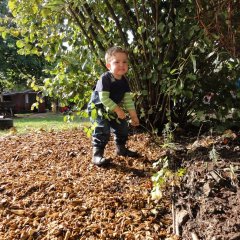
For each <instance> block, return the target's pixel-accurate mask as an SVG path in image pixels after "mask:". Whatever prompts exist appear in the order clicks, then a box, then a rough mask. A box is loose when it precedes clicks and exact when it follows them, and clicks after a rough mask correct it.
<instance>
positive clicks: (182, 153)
mask: <svg viewBox="0 0 240 240" xmlns="http://www.w3.org/2000/svg"><path fill="white" fill-rule="evenodd" d="M133 133H134V134H131V135H130V137H129V141H128V147H129V148H130V149H133V150H137V151H138V152H139V153H141V157H139V158H138V159H133V158H129V157H126V158H125V157H119V156H115V146H114V142H113V139H111V141H110V142H109V144H108V145H107V148H106V151H105V156H107V157H108V158H111V159H112V161H111V164H110V165H109V166H107V167H104V168H103V167H97V166H94V165H93V164H92V163H91V139H90V138H87V136H86V134H85V133H84V132H83V131H82V130H80V129H73V130H70V131H62V132H45V131H38V132H33V133H29V134H28V135H11V136H8V137H4V138H1V139H0V152H1V157H0V165H1V169H0V239H1V240H2V239H3V240H5V239H6V240H10V239H11V240H12V239H51V240H54V239H57V240H61V239H62V240H73V239H74V240H75V239H78V240H79V239H116V240H117V239H129V240H130V239H139V240H141V239H143V240H146V239H149V240H150V239H156V240H157V239H168V240H170V239H184V240H187V239H193V240H197V239H204V240H218V239H219V240H237V239H240V231H239V229H240V218H239V215H240V207H239V203H240V191H239V179H240V171H239V170H240V168H239V167H240V164H239V155H240V148H239V136H238V133H237V132H233V131H231V130H229V131H228V132H225V133H224V134H222V135H216V136H212V135H211V134H206V135H202V136H198V137H196V136H190V135H187V133H184V134H181V136H180V135H179V136H176V138H175V142H174V144H175V148H174V150H166V148H163V147H161V146H162V144H163V139H162V138H161V137H160V138H159V139H157V141H156V138H152V137H151V136H150V135H149V134H147V133H143V132H141V131H134V132H133ZM214 150H215V151H214ZM165 156H168V157H169V159H170V160H171V162H172V163H174V164H173V166H174V171H175V170H176V168H179V167H183V168H186V170H187V173H186V174H185V175H184V176H183V179H182V181H181V183H179V184H177V185H174V187H171V188H170V187H169V188H166V191H165V192H164V195H163V197H162V198H161V199H160V200H159V201H156V200H155V201H154V200H152V199H151V190H152V187H153V186H152V181H151V176H152V175H153V174H154V173H155V171H156V170H155V169H154V168H153V163H155V162H156V161H158V160H159V159H160V158H164V157H165Z"/></svg>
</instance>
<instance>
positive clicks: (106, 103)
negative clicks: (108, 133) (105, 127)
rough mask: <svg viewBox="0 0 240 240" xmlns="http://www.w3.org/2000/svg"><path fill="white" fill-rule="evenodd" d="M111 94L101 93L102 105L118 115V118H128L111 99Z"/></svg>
mask: <svg viewBox="0 0 240 240" xmlns="http://www.w3.org/2000/svg"><path fill="white" fill-rule="evenodd" d="M109 95H110V92H106V91H103V92H99V98H100V101H101V102H102V104H103V105H104V106H105V107H106V108H108V109H109V110H110V111H113V112H115V113H116V114H117V116H118V118H120V119H124V118H126V114H125V113H124V111H123V110H122V109H121V108H120V107H119V106H118V105H117V104H116V103H115V102H114V101H113V100H112V99H111V98H109Z"/></svg>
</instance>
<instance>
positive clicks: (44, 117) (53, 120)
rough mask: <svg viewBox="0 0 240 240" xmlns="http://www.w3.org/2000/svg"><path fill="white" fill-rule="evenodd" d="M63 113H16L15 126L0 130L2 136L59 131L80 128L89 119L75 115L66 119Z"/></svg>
mask: <svg viewBox="0 0 240 240" xmlns="http://www.w3.org/2000/svg"><path fill="white" fill-rule="evenodd" d="M64 117H66V116H65V115H63V114H55V113H44V114H41V113H36V114H32V113H30V114H16V116H15V117H14V119H13V125H14V127H13V128H12V129H9V130H0V136H7V135H9V134H25V133H29V132H31V131H41V130H44V131H52V130H54V131H59V130H66V129H69V128H80V127H82V126H84V124H86V123H87V121H86V120H85V121H84V120H82V119H80V117H79V116H75V117H74V119H73V120H72V121H70V122H67V121H64Z"/></svg>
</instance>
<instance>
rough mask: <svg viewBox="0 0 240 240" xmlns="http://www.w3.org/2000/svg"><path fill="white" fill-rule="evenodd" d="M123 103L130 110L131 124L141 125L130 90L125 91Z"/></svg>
mask: <svg viewBox="0 0 240 240" xmlns="http://www.w3.org/2000/svg"><path fill="white" fill-rule="evenodd" d="M123 103H124V107H125V108H126V109H127V110H128V113H129V115H130V118H131V125H132V126H139V119H138V116H137V112H136V109H135V106H134V102H133V100H132V97H131V93H130V92H127V93H125V96H124V99H123Z"/></svg>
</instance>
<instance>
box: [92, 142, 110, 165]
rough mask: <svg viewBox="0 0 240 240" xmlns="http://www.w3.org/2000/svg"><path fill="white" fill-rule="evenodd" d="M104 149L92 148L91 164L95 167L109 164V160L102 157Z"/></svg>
mask: <svg viewBox="0 0 240 240" xmlns="http://www.w3.org/2000/svg"><path fill="white" fill-rule="evenodd" d="M103 153H104V148H98V147H94V148H93V157H92V162H93V164H95V165H97V166H99V167H100V166H105V165H107V164H108V163H109V160H108V159H106V158H104V157H103Z"/></svg>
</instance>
